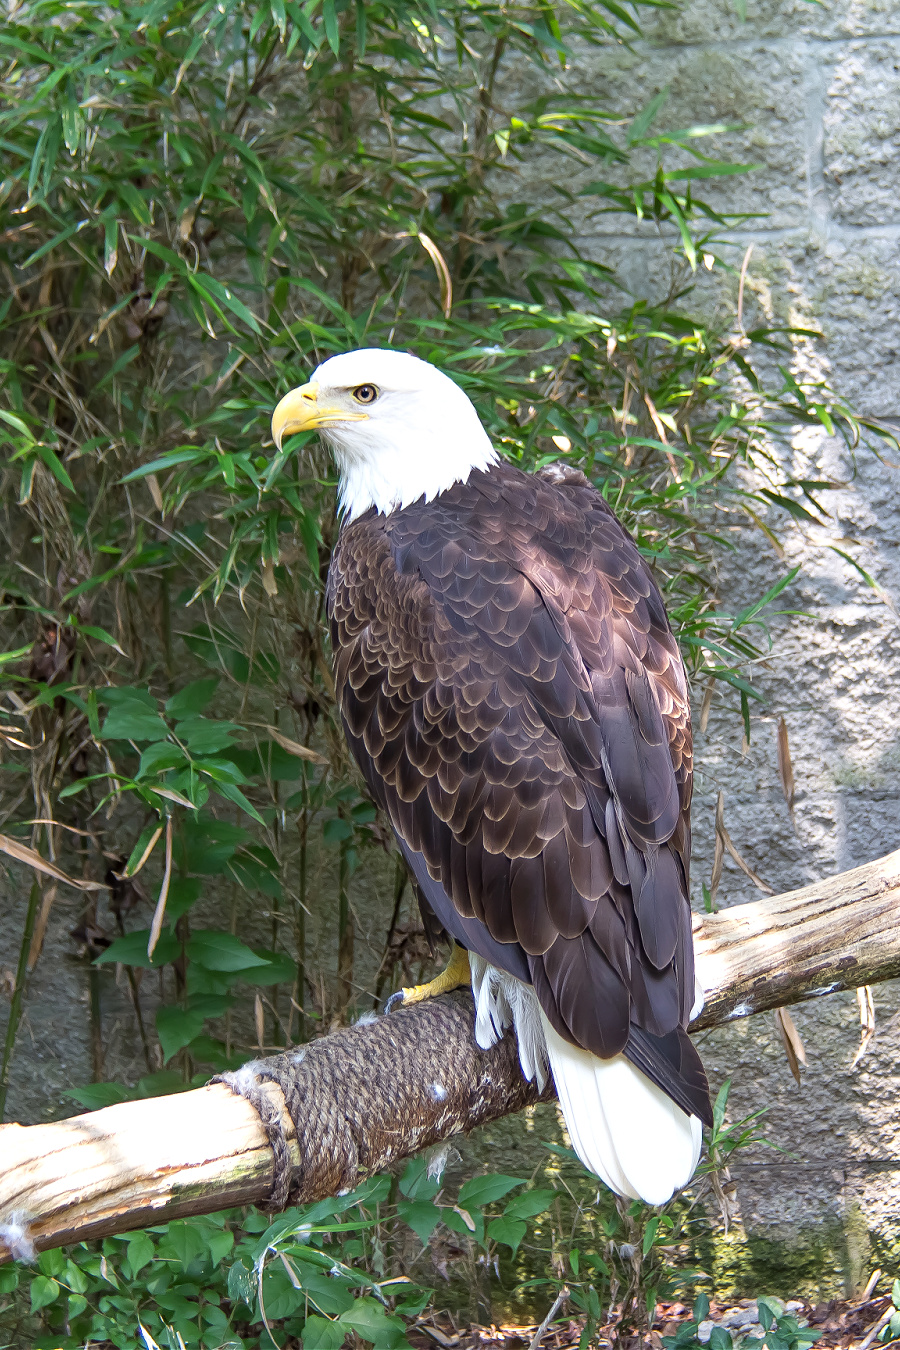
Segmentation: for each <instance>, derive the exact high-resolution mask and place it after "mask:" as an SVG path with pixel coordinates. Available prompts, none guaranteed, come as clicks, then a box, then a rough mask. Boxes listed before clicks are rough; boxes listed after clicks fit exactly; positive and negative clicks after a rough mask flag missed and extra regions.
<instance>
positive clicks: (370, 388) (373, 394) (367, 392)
mask: <svg viewBox="0 0 900 1350" xmlns="http://www.w3.org/2000/svg"><path fill="white" fill-rule="evenodd" d="M353 397H354V398H355V399H356V401H357V403H374V402H375V400H376V398H377V397H378V390H377V389H376V388H375V386H374V384H358V385H357V386H356V388H355V389H354V390H353Z"/></svg>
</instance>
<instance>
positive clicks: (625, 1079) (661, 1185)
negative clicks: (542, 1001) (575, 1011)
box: [541, 1013, 703, 1205]
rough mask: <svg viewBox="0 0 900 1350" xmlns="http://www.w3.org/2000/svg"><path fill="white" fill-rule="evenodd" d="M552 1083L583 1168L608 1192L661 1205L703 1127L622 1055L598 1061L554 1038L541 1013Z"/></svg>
mask: <svg viewBox="0 0 900 1350" xmlns="http://www.w3.org/2000/svg"><path fill="white" fill-rule="evenodd" d="M541 1020H542V1022H543V1024H544V1035H545V1038H546V1043H547V1052H548V1055H549V1058H550V1068H551V1071H552V1073H553V1081H554V1083H555V1084H556V1091H557V1093H558V1094H559V1104H560V1106H561V1107H562V1113H563V1117H564V1118H565V1122H566V1127H567V1129H568V1131H569V1137H570V1139H571V1140H572V1147H573V1148H574V1150H575V1152H576V1153H577V1154H578V1156H579V1158H580V1159H581V1161H582V1162H583V1163H584V1165H585V1167H588V1168H590V1170H591V1171H592V1172H596V1174H597V1176H599V1177H600V1178H601V1180H603V1181H605V1182H606V1184H607V1186H609V1188H610V1190H613V1191H616V1192H617V1194H619V1195H624V1196H628V1197H629V1198H630V1199H632V1200H637V1199H640V1200H645V1201H646V1202H647V1204H650V1205H664V1204H665V1203H666V1201H667V1200H670V1199H671V1198H672V1195H673V1194H674V1192H675V1191H677V1190H679V1189H680V1188H681V1187H682V1186H686V1185H687V1183H688V1182H689V1181H690V1179H691V1177H692V1176H693V1174H694V1169H695V1167H696V1166H697V1163H698V1161H699V1158H700V1145H701V1140H702V1133H703V1127H702V1125H701V1123H700V1121H699V1120H698V1119H697V1117H696V1116H688V1115H686V1114H685V1113H684V1111H682V1110H681V1108H680V1107H678V1106H676V1105H675V1103H674V1102H673V1101H671V1100H670V1098H669V1097H667V1096H666V1094H665V1093H664V1092H663V1091H662V1090H661V1089H660V1088H658V1087H657V1086H656V1084H655V1083H651V1082H650V1079H649V1078H647V1077H646V1076H645V1075H644V1074H642V1073H641V1072H640V1070H639V1069H636V1068H635V1067H634V1065H633V1064H630V1063H629V1062H628V1060H627V1059H626V1058H625V1056H624V1055H616V1056H615V1058H613V1059H598V1058H597V1056H596V1055H592V1054H591V1053H590V1051H588V1050H582V1049H581V1048H580V1047H579V1046H577V1045H570V1044H569V1042H568V1041H564V1040H563V1038H562V1037H561V1036H560V1035H559V1034H558V1033H557V1032H556V1031H554V1029H553V1027H552V1026H551V1025H550V1023H549V1022H548V1021H547V1018H546V1017H545V1016H544V1015H543V1013H542V1014H541Z"/></svg>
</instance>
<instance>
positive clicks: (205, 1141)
mask: <svg viewBox="0 0 900 1350" xmlns="http://www.w3.org/2000/svg"><path fill="white" fill-rule="evenodd" d="M695 926H696V932H695V943H696V948H697V956H698V971H699V973H700V977H701V980H702V982H703V985H704V988H705V989H706V994H707V1002H706V1008H705V1009H704V1012H703V1013H702V1015H701V1017H700V1018H698V1020H697V1022H696V1023H695V1027H696V1029H698V1030H699V1029H700V1028H703V1027H711V1026H718V1025H721V1024H722V1023H724V1022H728V1021H730V1020H732V1019H734V1018H736V1017H743V1016H747V1015H748V1014H750V1013H754V1012H760V1011H763V1010H765V1009H770V1008H773V1007H779V1006H785V1005H786V1004H790V1003H796V1002H799V1001H801V1000H803V999H808V998H814V997H818V996H820V995H822V994H825V993H831V992H833V991H834V990H837V989H852V988H858V987H859V986H862V985H867V984H876V983H878V982H879V981H882V980H886V979H891V978H893V977H895V976H897V975H900V851H898V852H897V853H893V854H891V855H889V856H888V857H886V858H882V859H880V860H879V861H877V862H873V863H869V864H868V865H867V866H865V867H859V868H856V869H854V870H853V871H852V872H845V873H843V874H842V875H841V876H837V877H833V878H831V879H829V880H827V881H823V882H818V883H816V884H814V885H812V886H806V887H804V888H803V889H802V890H799V891H793V892H791V893H789V894H786V895H780V896H767V897H765V898H763V899H760V900H756V901H754V902H752V903H751V904H747V905H736V906H733V907H732V908H731V909H727V910H723V911H720V912H719V913H717V914H713V915H704V916H702V917H700V916H697V920H696V925H695ZM292 1055H293V1058H291V1059H288V1057H281V1058H280V1059H279V1060H278V1061H262V1062H261V1063H262V1065H265V1064H272V1063H276V1064H280V1065H281V1067H282V1068H285V1067H290V1070H291V1074H292V1078H293V1081H294V1083H295V1085H296V1088H297V1091H296V1099H295V1107H297V1109H298V1112H299V1114H298V1127H299V1140H298V1138H297V1137H296V1136H295V1132H294V1130H293V1127H290V1128H288V1129H287V1136H288V1141H289V1146H290V1149H291V1155H292V1160H293V1163H294V1168H295V1184H296V1186H297V1191H296V1198H297V1200H298V1201H299V1202H303V1203H305V1202H308V1201H311V1200H314V1199H317V1198H321V1197H323V1196H326V1195H333V1194H335V1193H337V1192H338V1191H341V1190H344V1189H345V1188H347V1187H349V1186H353V1185H354V1184H356V1183H357V1182H358V1181H359V1180H361V1179H362V1178H363V1177H364V1176H366V1175H368V1174H369V1173H370V1172H373V1171H378V1170H381V1169H382V1168H384V1167H386V1166H387V1165H389V1164H390V1163H391V1162H392V1161H394V1160H395V1159H398V1158H402V1157H406V1156H408V1155H409V1154H411V1153H414V1152H417V1151H418V1150H420V1149H422V1148H424V1147H426V1146H428V1145H430V1144H433V1143H436V1142H438V1141H439V1140H442V1139H446V1138H449V1137H450V1136H451V1135H453V1134H456V1133H459V1132H460V1131H468V1130H471V1129H473V1128H475V1127H476V1126H477V1125H480V1124H483V1123H485V1122H487V1121H489V1120H494V1119H497V1118H498V1117H500V1116H504V1115H509V1114H511V1113H512V1112H514V1111H517V1110H520V1109H521V1108H522V1107H523V1106H526V1105H528V1104H530V1103H533V1102H535V1101H537V1100H538V1094H537V1092H536V1090H535V1088H534V1086H533V1085H532V1084H530V1083H526V1082H525V1081H524V1080H523V1078H522V1075H521V1072H520V1070H519V1066H518V1059H517V1055H516V1050H515V1046H514V1045H513V1043H512V1041H511V1039H510V1038H509V1037H507V1038H505V1039H504V1040H503V1041H501V1042H500V1043H499V1044H498V1045H497V1046H494V1047H493V1049H491V1050H489V1051H481V1050H479V1049H478V1048H477V1046H476V1045H475V1043H474V1039H473V1035H472V1008H471V1000H470V999H469V998H468V996H467V995H464V994H455V995H452V996H449V997H444V998H441V999H435V1000H433V1001H431V1002H430V1003H425V1004H419V1005H416V1006H414V1007H411V1008H408V1009H401V1010H400V1011H399V1012H397V1013H395V1014H392V1015H391V1016H390V1017H381V1018H378V1019H377V1020H375V1021H373V1022H368V1023H360V1024H357V1025H356V1026H353V1027H349V1028H346V1029H344V1030H342V1031H339V1032H335V1033H334V1034H332V1035H330V1036H324V1037H322V1038H321V1039H319V1040H317V1041H314V1042H311V1043H310V1044H309V1045H307V1046H305V1047H302V1048H301V1049H299V1050H297V1051H294V1052H292ZM242 1072H243V1071H242ZM264 1090H265V1092H266V1093H267V1095H268V1096H269V1097H270V1099H271V1100H272V1101H273V1102H274V1103H275V1104H276V1105H277V1106H278V1107H279V1108H281V1107H282V1105H283V1099H282V1097H281V1093H280V1090H279V1089H278V1088H276V1087H275V1086H274V1085H272V1084H268V1085H266V1086H265V1088H264ZM298 1103H299V1106H298ZM285 1120H286V1117H285ZM0 1167H2V1171H0V1260H3V1259H9V1257H10V1255H11V1254H12V1253H11V1251H10V1243H13V1244H15V1242H16V1236H15V1235H16V1234H17V1233H18V1232H19V1231H20V1228H19V1227H18V1226H17V1225H24V1228H25V1233H26V1235H27V1239H28V1240H29V1241H30V1242H33V1244H34V1246H35V1247H36V1248H38V1249H43V1248H47V1247H55V1246H60V1245H62V1244H64V1243H66V1242H72V1241H74V1240H76V1239H82V1238H86V1237H98V1236H101V1235H103V1234H107V1233H120V1232H126V1231H128V1230H130V1229H133V1228H139V1227H141V1226H143V1225H146V1224H148V1223H158V1222H160V1221H161V1220H164V1219H173V1218H176V1217H179V1216H185V1215H190V1214H202V1213H211V1212H213V1211H215V1210H217V1209H223V1208H226V1207H227V1206H229V1205H235V1204H241V1203H250V1202H255V1203H261V1202H264V1201H265V1199H266V1197H267V1196H268V1194H269V1192H270V1190H271V1186H272V1172H273V1164H272V1151H271V1148H270V1147H269V1145H268V1143H267V1142H266V1136H265V1134H264V1132H263V1129H262V1126H261V1124H260V1121H259V1118H258V1117H257V1115H256V1113H255V1111H254V1110H253V1108H252V1107H251V1106H250V1105H249V1104H248V1103H247V1102H246V1101H244V1100H243V1099H242V1098H241V1097H238V1096H235V1095H234V1094H232V1092H231V1091H230V1090H229V1089H228V1088H227V1087H226V1086H224V1085H222V1084H213V1085H211V1086H209V1087H205V1088H200V1089H198V1090H196V1091H193V1092H185V1093H181V1094H179V1095H177V1096H172V1097H160V1098H155V1099H150V1100H147V1101H138V1102H124V1103H121V1104H120V1105H117V1106H110V1107H106V1108H104V1109H103V1110H101V1111H92V1112H88V1113H87V1114H85V1115H81V1116H76V1117H74V1118H73V1119H71V1120H64V1121H59V1122H56V1123H53V1124H48V1125H32V1126H21V1125H4V1126H0ZM6 1225H12V1227H11V1228H10V1227H7V1226H6ZM4 1243H5V1244H6V1245H4ZM19 1250H20V1251H22V1250H24V1249H23V1248H19Z"/></svg>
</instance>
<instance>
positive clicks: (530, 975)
mask: <svg viewBox="0 0 900 1350" xmlns="http://www.w3.org/2000/svg"><path fill="white" fill-rule="evenodd" d="M327 603H328V612H329V617H330V621H331V633H332V643H333V647H334V654H335V684H336V690H337V697H338V701H339V704H340V708H341V714H342V717H343V721H344V726H345V730H346V733H347V738H348V741H349V743H350V747H351V750H352V752H353V754H354V756H355V757H356V759H357V762H358V763H359V765H360V767H361V769H362V771H363V774H364V776H365V779H366V782H367V784H368V786H369V789H370V791H371V792H372V795H373V797H374V798H375V799H376V800H377V801H378V802H379V803H380V805H381V806H382V807H383V808H384V810H385V811H386V813H387V815H388V817H389V819H390V821H391V824H392V825H393V828H394V830H395V832H396V834H397V837H398V841H399V843H400V846H401V848H402V851H403V853H404V856H405V857H406V859H407V861H408V863H409V865H410V867H411V869H412V871H413V873H414V876H415V878H416V882H417V885H418V886H419V888H420V891H421V892H422V894H423V897H424V898H425V900H426V901H427V904H428V906H429V907H430V909H431V910H433V911H434V913H435V915H436V916H437V918H438V919H439V920H440V922H441V923H442V924H443V925H444V926H445V927H446V928H447V929H448V930H449V931H450V932H451V933H452V934H453V936H454V937H455V938H456V940H457V941H460V942H462V943H463V944H464V945H466V946H469V947H470V948H471V949H472V950H474V951H478V952H479V953H480V954H481V955H482V956H484V957H485V959H486V960H489V961H491V962H492V964H495V965H498V966H500V967H501V969H504V970H507V971H508V972H509V973H510V974H513V975H515V976H516V977H517V978H519V979H526V980H527V979H530V980H531V982H532V983H533V985H534V987H535V991H536V993H537V996H538V999H539V1000H540V1003H541V1005H542V1007H543V1008H544V1011H545V1012H546V1014H547V1017H548V1018H549V1020H550V1022H551V1023H552V1024H553V1026H554V1027H555V1028H556V1029H557V1031H558V1032H559V1033H560V1035H562V1036H564V1037H566V1038H567V1039H568V1040H570V1041H573V1042H575V1043H576V1044H579V1045H582V1046H584V1047H585V1048H586V1049H588V1050H590V1051H592V1052H593V1053H594V1054H597V1055H600V1056H603V1057H607V1056H610V1055H615V1054H618V1053H620V1052H621V1051H622V1050H623V1049H624V1050H625V1053H626V1055H628V1056H629V1058H631V1059H632V1060H633V1061H634V1063H636V1064H637V1065H638V1067H640V1068H641V1069H642V1070H643V1071H644V1072H645V1073H647V1074H648V1075H649V1076H650V1077H651V1078H652V1079H653V1080H654V1081H655V1082H657V1083H659V1085H660V1086H661V1087H662V1088H663V1089H664V1091H666V1092H668V1093H669V1095H670V1096H671V1097H672V1098H673V1100H675V1101H677V1102H679V1104H681V1105H684V1104H685V1103H689V1104H690V1107H689V1109H691V1110H695V1111H697V1112H698V1113H699V1114H701V1115H703V1116H704V1118H707V1117H708V1114H709V1102H708V1091H707V1089H706V1083H705V1077H704V1076H703V1071H702V1066H700V1062H699V1059H698V1057H697V1056H696V1053H695V1052H694V1051H693V1050H692V1047H691V1046H690V1044H689V1042H687V1038H686V1037H685V1036H684V1032H683V1029H684V1028H685V1027H686V1025H687V1017H688V1009H689V1007H690V1003H691V1001H692V998H693V982H694V974H693V945H692V940H691V927H690V911H689V906H688V887H687V877H688V871H687V869H688V858H689V854H690V824H689V814H688V813H689V806H690V796H691V732H690V716H689V708H688V699H687V688H686V681H685V677H684V670H683V667H682V664H681V659H680V656H679V653H678V648H677V645H676V643H675V640H674V638H673V636H672V633H671V630H670V629H669V625H668V622H667V619H666V615H665V610H664V607H663V603H662V599H661V597H660V595H659V592H658V590H657V588H656V586H655V584H654V581H653V578H652V575H651V574H650V572H649V570H648V568H647V566H646V564H645V563H644V561H643V560H642V558H641V557H640V555H639V553H638V551H637V549H636V548H635V545H634V543H633V542H632V540H631V539H630V538H629V536H628V535H627V533H626V532H625V530H624V529H623V528H622V526H621V525H620V524H619V523H618V521H617V520H616V519H615V517H614V515H613V514H612V512H611V511H610V509H609V507H608V506H607V505H606V503H605V501H604V500H603V498H602V497H601V496H600V494H599V493H598V492H597V491H596V490H595V489H594V488H593V487H591V485H590V484H589V483H588V482H587V480H586V479H585V478H584V477H583V476H582V475H581V474H578V473H576V472H575V471H573V470H569V469H566V468H560V467H559V466H554V467H553V468H551V469H547V470H545V471H543V472H542V473H541V474H538V475H535V476H534V477H529V476H528V475H526V474H523V473H522V472H521V471H520V470H518V469H515V468H513V467H512V466H510V465H506V464H501V465H497V466H495V467H493V468H492V469H490V470H489V471H487V472H482V471H480V470H475V471H473V472H472V474H471V476H470V478H469V480H468V482H467V483H457V484H456V485H455V486H454V487H452V488H450V489H449V490H448V491H447V492H444V493H442V494H440V495H439V496H438V497H436V498H435V499H434V500H433V501H431V502H425V501H418V502H416V503H414V504H413V505H411V506H408V507H405V508H403V509H400V510H396V511H394V512H392V513H391V514H389V515H387V516H385V515H378V514H376V513H375V512H369V513H368V514H367V515H365V516H362V517H360V518H359V519H358V520H355V521H353V522H352V523H351V524H349V525H347V526H346V527H345V528H344V529H343V530H342V531H341V535H340V537H339V540H338V543H337V546H336V548H335V552H334V557H333V559H332V564H331V568H330V571H329V578H328V594H327ZM704 1093H706V1096H704Z"/></svg>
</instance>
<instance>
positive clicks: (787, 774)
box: [778, 717, 794, 811]
mask: <svg viewBox="0 0 900 1350" xmlns="http://www.w3.org/2000/svg"><path fill="white" fill-rule="evenodd" d="M778 776H779V778H780V779H781V790H782V792H783V793H784V800H785V801H786V802H787V804H788V810H789V811H793V809H794V766H793V764H792V763H791V747H790V743H789V742H788V730H787V725H786V723H785V720H784V718H783V717H779V719H778Z"/></svg>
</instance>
